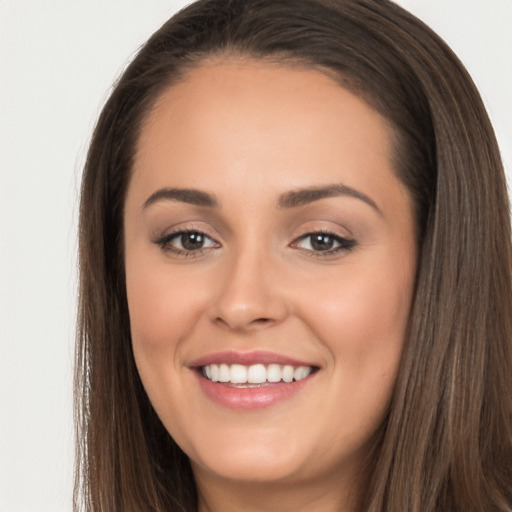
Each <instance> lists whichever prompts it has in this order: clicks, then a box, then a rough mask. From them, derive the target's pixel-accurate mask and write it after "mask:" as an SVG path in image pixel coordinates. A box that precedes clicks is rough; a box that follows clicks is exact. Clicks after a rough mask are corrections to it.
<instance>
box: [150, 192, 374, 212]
mask: <svg viewBox="0 0 512 512" xmlns="http://www.w3.org/2000/svg"><path fill="white" fill-rule="evenodd" d="M338 196H348V197H353V198H355V199H359V200H361V201H363V202H365V203H366V204H368V205H369V206H371V207H372V208H373V209H374V210H376V211H377V213H379V215H382V211H381V210H380V208H379V207H378V206H377V204H376V203H375V201H374V200H373V199H371V198H370V197H368V196H367V195H366V194H363V193H362V192H359V191H358V190H356V189H353V188H351V187H347V186H346V185H341V184H335V185H327V186H323V187H308V188H300V189H297V190H291V191H289V192H285V193H284V194H282V195H281V196H280V197H279V200H278V202H277V207H278V208H284V209H288V208H297V207H299V206H304V205H306V204H309V203H313V202H315V201H319V200H320V199H327V198H329V197H338ZM162 200H168V201H179V202H182V203H188V204H192V205H195V206H204V207H207V208H218V207H219V203H218V201H217V199H216V198H215V196H213V195H211V194H208V193H207V192H203V191H202V190H197V189H194V188H161V189H159V190H157V191H156V192H154V193H153V194H151V195H150V196H149V197H148V199H146V201H145V203H144V206H143V208H144V209H146V208H148V207H149V206H151V205H152V204H154V203H156V202H158V201H162Z"/></svg>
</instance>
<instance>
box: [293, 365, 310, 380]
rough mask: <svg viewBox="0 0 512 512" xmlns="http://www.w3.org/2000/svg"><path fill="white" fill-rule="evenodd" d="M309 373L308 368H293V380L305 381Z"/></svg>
mask: <svg viewBox="0 0 512 512" xmlns="http://www.w3.org/2000/svg"><path fill="white" fill-rule="evenodd" d="M310 373H311V367H310V366H299V367H298V368H295V371H294V372H293V378H294V379H295V380H302V379H305V378H306V377H307V376H308V375H309V374H310Z"/></svg>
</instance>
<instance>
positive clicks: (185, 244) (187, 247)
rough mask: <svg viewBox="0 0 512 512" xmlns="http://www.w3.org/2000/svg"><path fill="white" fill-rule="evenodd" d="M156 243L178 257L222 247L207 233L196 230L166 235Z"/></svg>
mask: <svg viewBox="0 0 512 512" xmlns="http://www.w3.org/2000/svg"><path fill="white" fill-rule="evenodd" d="M155 243H156V244H157V245H159V246H160V247H161V248H162V249H163V250H164V251H169V252H172V253H174V254H177V255H178V256H190V255H192V254H193V253H195V254H193V255H199V254H201V253H202V252H203V251H204V250H205V249H209V248H212V247H220V245H219V244H218V243H217V242H216V241H215V240H213V239H212V238H210V237H209V236H208V235H206V234H205V233H202V232H201V231H196V230H186V231H176V232H174V233H169V234H167V235H164V236H162V237H160V238H158V239H157V240H155Z"/></svg>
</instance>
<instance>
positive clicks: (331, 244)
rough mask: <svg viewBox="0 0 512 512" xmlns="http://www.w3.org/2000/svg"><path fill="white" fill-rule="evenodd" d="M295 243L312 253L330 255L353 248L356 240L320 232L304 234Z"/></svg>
mask: <svg viewBox="0 0 512 512" xmlns="http://www.w3.org/2000/svg"><path fill="white" fill-rule="evenodd" d="M293 245H294V247H297V248H299V249H303V250H305V251H309V252H312V253H324V254H325V255H330V254H336V253H338V252H340V251H348V250H350V249H352V247H354V245H355V241H354V240H349V239H348V238H343V237H341V236H337V235H333V234H331V233H321V232H319V233H308V234H307V235H303V236H301V237H300V238H299V239H298V240H297V241H296V242H295V243H294V244H293Z"/></svg>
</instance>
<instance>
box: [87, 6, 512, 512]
mask: <svg viewBox="0 0 512 512" xmlns="http://www.w3.org/2000/svg"><path fill="white" fill-rule="evenodd" d="M510 254H511V248H510V223H509V212H508V201H507V196H506V186H505V180H504V176H503V169H502V166H501V162H500V158H499V152H498V149H497V146H496V142H495V139H494V135H493V131H492V128H491V126H490V124H489V121H488V118H487V115H486V113H485V110H484V108H483V106H482V102H481V100H480V98H479V96H478V93H477V92H476V89H475V87H474V85H473V83H472V82H471V80H470V78H469V77H468V75H467V73H466V72H465V70H464V69H463V67H462V65H461V64H460V63H459V62H458V60H457V59H456V57H455V56H454V55H453V54H452V53H451V51H450V50H449V49H448V48H447V47H446V45H445V44H444V43H443V42H442V41H440V39H439V38H438V37H437V36H435V35H434V34H433V33H432V32H431V31H430V30H429V29H428V28H426V27H425V26H424V25H423V24H422V23H421V22H419V21H418V20H416V19H415V18H413V17H412V16H411V15H409V14H408V13H406V12H405V11H403V10H402V9H400V8H398V7H397V6H395V5H394V4H392V3H390V2H387V1H378V2H377V1H375V0H357V1H342V0H339V1H327V0H326V1H318V0H317V1H314V0H313V1H310V0H300V1H293V2H292V1H287V0H278V1H263V0H250V1H247V0H244V1H241V0H238V1H237V0H233V1H227V0H210V1H200V2H197V3H195V4H192V5H191V6H190V7H188V8H186V9H185V10H183V11H182V12H180V13H179V14H178V15H176V16H175V17H173V18H172V19H171V20H169V22H167V23H166V24H165V25H164V26H163V27H162V28H161V29H160V30H159V31H157V32H156V33H155V34H154V35H153V36H152V37H151V39H150V40H149V41H148V42H147V44H146V45H145V46H144V47H143V48H142V49H141V51H140V52H139V54H138V56H137V57H136V58H135V59H134V61H133V62H132V64H131V65H130V66H129V68H128V69H127V70H126V72H125V73H124V74H123V76H122V77H121V79H120V80H119V82H118V83H117V85H116V88H115V90H114V92H113V93H112V95H111V97H110V99H109V101H108V102H107V105H106V106H105V108H104V110H103V112H102V115H101V117H100V119H99V122H98V125H97V127H96V131H95V134H94V137H93V141H92V144H91V148H90V151H89V156H88V160H87V164H86V169H85V174H84V178H83V187H82V203H81V220H80V266H81V267H80V268H81V283H80V286H81V301H80V323H79V326H80V327H79V343H78V348H77V354H78V357H77V359H78V361H77V387H78V390H79V391H78V394H77V396H78V400H77V413H78V414H77V416H78V425H79V440H80V443H79V447H78V458H79V475H78V485H80V482H83V484H82V487H81V488H80V487H78V490H79V491H81V492H82V495H83V498H84V500H83V501H84V503H85V509H86V510H102V511H103V510H104V511H107V510H108V511H114V510H122V511H129V510H137V511H140V510H158V511H164V510H165V511H170V510H180V511H182V510H186V511H196V510H199V511H208V510H210V511H216V510H222V511H230V510H267V511H269V510H303V509H306V508H307V509H308V510H321V511H323V512H326V511H330V510H333V511H334V510H336V511H362V510H364V511H375V512H376V511H397V510H408V511H417V512H420V511H421V512H425V511H446V510H454V511H472V510H474V511H477V510H478V511H482V510H500V511H510V510H512V484H511V482H512V423H511V419H512V418H511V416H512V393H511V388H510V380H511V378H510V375H511V371H512V353H511V351H512V346H511V343H510V340H511V335H512V327H511V325H510V314H509V312H510V308H511V305H512V300H511V290H512V286H511V281H510V268H511V267H510V263H511V261H510ZM77 500H78V498H77ZM77 503H78V502H77ZM77 506H78V505H77Z"/></svg>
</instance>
